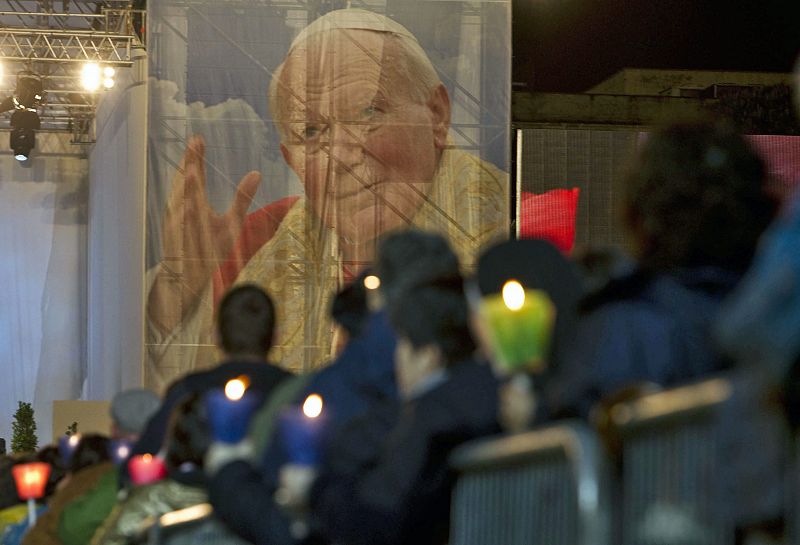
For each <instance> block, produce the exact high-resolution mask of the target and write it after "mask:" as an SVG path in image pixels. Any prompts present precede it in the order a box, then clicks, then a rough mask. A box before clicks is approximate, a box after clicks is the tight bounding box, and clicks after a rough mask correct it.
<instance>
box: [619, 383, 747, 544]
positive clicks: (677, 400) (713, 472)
mask: <svg viewBox="0 0 800 545" xmlns="http://www.w3.org/2000/svg"><path fill="white" fill-rule="evenodd" d="M732 391H733V388H732V386H731V383H730V382H728V381H727V380H723V379H712V380H708V381H705V382H702V383H698V384H694V385H690V386H684V387H680V388H675V389H673V390H669V391H666V392H660V393H656V394H650V395H646V396H643V397H642V398H640V399H637V400H635V401H630V402H624V403H618V404H616V405H614V406H613V407H612V408H611V409H610V418H611V421H612V424H613V425H614V427H615V428H616V431H617V433H619V437H620V439H621V469H622V472H621V487H622V488H621V498H622V506H621V514H622V521H621V522H622V528H621V532H622V543H623V545H730V544H732V543H733V542H734V525H733V522H732V520H731V518H730V517H727V516H725V515H723V514H722V513H721V510H720V504H719V502H720V500H721V499H722V498H720V496H719V492H720V487H719V485H720V482H721V480H722V478H723V473H722V469H721V464H722V460H721V459H720V452H721V451H720V439H721V437H720V433H721V428H720V425H719V410H720V408H721V407H722V405H723V403H725V402H727V401H728V400H729V399H730V398H731V395H732Z"/></svg>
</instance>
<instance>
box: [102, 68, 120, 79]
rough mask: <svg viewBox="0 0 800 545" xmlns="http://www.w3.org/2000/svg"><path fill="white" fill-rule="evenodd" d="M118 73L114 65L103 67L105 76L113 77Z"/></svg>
mask: <svg viewBox="0 0 800 545" xmlns="http://www.w3.org/2000/svg"><path fill="white" fill-rule="evenodd" d="M116 73H117V71H116V70H114V67H113V66H106V67H105V68H103V76H104V77H106V78H113V77H114V74H116Z"/></svg>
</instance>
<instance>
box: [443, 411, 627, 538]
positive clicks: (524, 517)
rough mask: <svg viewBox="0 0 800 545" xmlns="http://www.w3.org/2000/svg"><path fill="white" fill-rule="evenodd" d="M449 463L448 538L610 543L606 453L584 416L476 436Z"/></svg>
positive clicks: (609, 504)
mask: <svg viewBox="0 0 800 545" xmlns="http://www.w3.org/2000/svg"><path fill="white" fill-rule="evenodd" d="M451 465H452V467H453V468H454V469H455V471H457V473H458V480H457V483H456V486H455V489H454V491H453V505H452V514H451V535H450V544H451V545H495V544H498V543H502V544H503V545H532V544H537V543H541V544H546V545H561V544H564V545H589V544H592V545H609V544H610V543H611V534H610V529H611V513H610V506H611V504H612V502H611V499H610V498H609V497H608V496H607V494H608V490H609V489H608V486H607V479H608V477H607V475H608V474H607V471H606V462H605V457H604V455H603V451H602V448H601V446H600V443H599V441H598V439H597V436H596V434H595V433H594V432H593V431H592V430H591V429H590V428H589V427H588V426H586V425H585V424H583V423H580V422H568V423H564V424H559V425H554V426H548V427H546V428H541V429H537V430H533V431H530V432H525V433H522V434H517V435H513V436H508V437H501V438H491V439H485V440H480V441H475V442H471V443H469V444H467V445H464V446H462V447H461V448H459V449H457V450H456V451H455V452H454V453H453V455H452V457H451Z"/></svg>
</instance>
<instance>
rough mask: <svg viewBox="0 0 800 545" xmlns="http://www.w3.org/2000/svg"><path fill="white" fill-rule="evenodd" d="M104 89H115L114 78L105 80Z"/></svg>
mask: <svg viewBox="0 0 800 545" xmlns="http://www.w3.org/2000/svg"><path fill="white" fill-rule="evenodd" d="M103 87H105V88H106V89H111V88H112V87H114V79H113V78H106V79H104V80H103Z"/></svg>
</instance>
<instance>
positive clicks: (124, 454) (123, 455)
mask: <svg viewBox="0 0 800 545" xmlns="http://www.w3.org/2000/svg"><path fill="white" fill-rule="evenodd" d="M132 446H133V445H132V444H131V442H130V441H128V440H127V439H113V440H112V441H111V442H110V443H109V445H108V453H109V456H111V461H112V462H114V463H115V464H116V465H122V464H123V463H125V461H126V460H127V459H128V456H130V455H131V447H132Z"/></svg>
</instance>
